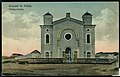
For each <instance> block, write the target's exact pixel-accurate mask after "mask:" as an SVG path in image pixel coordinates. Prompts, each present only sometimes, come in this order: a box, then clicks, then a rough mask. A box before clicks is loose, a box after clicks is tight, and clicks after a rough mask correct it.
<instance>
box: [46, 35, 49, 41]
mask: <svg viewBox="0 0 120 77" xmlns="http://www.w3.org/2000/svg"><path fill="white" fill-rule="evenodd" d="M46 43H49V35H48V34H47V35H46Z"/></svg>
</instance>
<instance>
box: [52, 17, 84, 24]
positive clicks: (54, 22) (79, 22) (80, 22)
mask: <svg viewBox="0 0 120 77" xmlns="http://www.w3.org/2000/svg"><path fill="white" fill-rule="evenodd" d="M67 20H69V21H72V22H75V23H78V24H83V21H80V20H77V19H74V18H71V17H70V18H66V17H65V18H61V19H59V20H56V21H53V24H58V23H61V22H64V21H67Z"/></svg>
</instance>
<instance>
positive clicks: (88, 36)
mask: <svg viewBox="0 0 120 77" xmlns="http://www.w3.org/2000/svg"><path fill="white" fill-rule="evenodd" d="M87 43H90V34H87Z"/></svg>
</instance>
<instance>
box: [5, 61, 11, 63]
mask: <svg viewBox="0 0 120 77" xmlns="http://www.w3.org/2000/svg"><path fill="white" fill-rule="evenodd" d="M10 62H11V61H4V62H3V63H10Z"/></svg>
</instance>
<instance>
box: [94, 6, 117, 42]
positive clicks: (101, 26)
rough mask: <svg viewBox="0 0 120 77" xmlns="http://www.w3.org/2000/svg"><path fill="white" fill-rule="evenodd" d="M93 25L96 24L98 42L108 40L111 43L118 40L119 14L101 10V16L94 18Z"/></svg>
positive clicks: (106, 9)
mask: <svg viewBox="0 0 120 77" xmlns="http://www.w3.org/2000/svg"><path fill="white" fill-rule="evenodd" d="M93 23H94V24H96V40H99V41H100V40H101V41H102V40H103V41H104V40H108V41H110V42H114V41H116V40H118V33H119V29H118V26H119V25H118V23H119V20H118V14H115V13H114V12H113V11H112V10H110V9H108V8H105V9H103V10H101V14H100V15H99V16H97V17H96V18H93Z"/></svg>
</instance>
